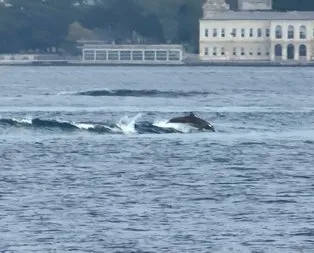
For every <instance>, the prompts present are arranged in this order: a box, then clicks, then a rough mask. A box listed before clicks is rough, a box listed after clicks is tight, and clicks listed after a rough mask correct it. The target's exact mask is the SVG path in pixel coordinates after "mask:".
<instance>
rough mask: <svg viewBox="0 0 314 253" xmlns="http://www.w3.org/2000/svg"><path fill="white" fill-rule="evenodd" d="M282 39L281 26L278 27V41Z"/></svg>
mask: <svg viewBox="0 0 314 253" xmlns="http://www.w3.org/2000/svg"><path fill="white" fill-rule="evenodd" d="M281 38H282V27H281V26H280V25H277V26H276V39H281Z"/></svg>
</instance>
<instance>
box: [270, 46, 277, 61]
mask: <svg viewBox="0 0 314 253" xmlns="http://www.w3.org/2000/svg"><path fill="white" fill-rule="evenodd" d="M275 47H276V45H272V46H271V47H270V50H271V52H270V60H271V61H275V60H276V55H275Z"/></svg>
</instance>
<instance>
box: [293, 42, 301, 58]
mask: <svg viewBox="0 0 314 253" xmlns="http://www.w3.org/2000/svg"><path fill="white" fill-rule="evenodd" d="M294 60H295V61H299V60H300V45H294Z"/></svg>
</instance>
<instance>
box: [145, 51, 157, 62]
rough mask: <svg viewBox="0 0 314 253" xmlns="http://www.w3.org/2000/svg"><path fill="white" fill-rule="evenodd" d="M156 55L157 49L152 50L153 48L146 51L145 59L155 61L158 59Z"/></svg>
mask: <svg viewBox="0 0 314 253" xmlns="http://www.w3.org/2000/svg"><path fill="white" fill-rule="evenodd" d="M155 55H156V53H155V51H151V50H148V51H144V59H145V61H155V60H156V57H155Z"/></svg>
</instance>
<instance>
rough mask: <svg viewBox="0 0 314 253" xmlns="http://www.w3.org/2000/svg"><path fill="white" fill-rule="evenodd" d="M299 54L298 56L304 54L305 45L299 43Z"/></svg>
mask: <svg viewBox="0 0 314 253" xmlns="http://www.w3.org/2000/svg"><path fill="white" fill-rule="evenodd" d="M299 55H300V56H306V46H305V45H301V46H300V47H299Z"/></svg>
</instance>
